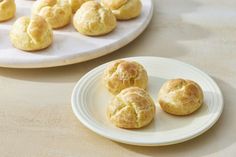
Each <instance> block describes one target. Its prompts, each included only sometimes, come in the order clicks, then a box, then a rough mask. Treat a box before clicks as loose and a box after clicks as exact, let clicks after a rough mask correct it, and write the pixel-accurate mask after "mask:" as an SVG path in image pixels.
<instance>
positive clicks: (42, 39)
mask: <svg viewBox="0 0 236 157" xmlns="http://www.w3.org/2000/svg"><path fill="white" fill-rule="evenodd" d="M10 39H11V42H12V44H13V45H14V46H15V47H16V48H18V49H21V50H25V51H36V50H41V49H44V48H46V47H48V46H49V45H51V43H52V40H53V33H52V29H51V26H50V25H49V24H48V23H47V22H46V21H45V20H44V18H42V17H41V16H38V15H33V16H32V17H31V19H30V18H29V17H25V16H24V17H21V18H19V19H18V20H16V22H15V23H14V24H13V26H12V29H11V31H10Z"/></svg>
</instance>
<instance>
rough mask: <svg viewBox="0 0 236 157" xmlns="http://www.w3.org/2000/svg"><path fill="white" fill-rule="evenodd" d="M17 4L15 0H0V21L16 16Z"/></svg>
mask: <svg viewBox="0 0 236 157" xmlns="http://www.w3.org/2000/svg"><path fill="white" fill-rule="evenodd" d="M15 13H16V4H15V1H14V0H0V22H2V21H7V20H9V19H11V18H13V17H14V16H15Z"/></svg>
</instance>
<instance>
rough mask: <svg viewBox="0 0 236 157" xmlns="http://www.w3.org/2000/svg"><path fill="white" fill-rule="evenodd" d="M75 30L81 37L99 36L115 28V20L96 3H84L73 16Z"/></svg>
mask: <svg viewBox="0 0 236 157" xmlns="http://www.w3.org/2000/svg"><path fill="white" fill-rule="evenodd" d="M73 24H74V27H75V29H76V30H77V31H78V32H80V33H81V34H83V35H88V36H100V35H104V34H107V33H109V32H111V31H113V30H114V29H115V28H116V25H117V23H116V18H115V16H114V15H113V14H112V12H111V11H110V10H109V9H105V8H104V7H102V6H101V5H100V3H98V2H96V1H88V2H85V3H84V4H83V5H82V6H81V7H80V9H78V10H77V12H76V13H75V15H74V18H73Z"/></svg>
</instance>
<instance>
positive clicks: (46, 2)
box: [32, 0, 72, 29]
mask: <svg viewBox="0 0 236 157" xmlns="http://www.w3.org/2000/svg"><path fill="white" fill-rule="evenodd" d="M32 13H33V14H37V15H40V16H42V17H43V18H45V20H46V21H47V22H48V23H49V24H50V25H51V27H52V28H54V29H56V28H61V27H63V26H65V25H67V24H68V23H69V22H70V20H71V16H72V11H71V6H70V4H69V2H68V1H67V0H38V1H36V2H35V3H34V5H33V8H32Z"/></svg>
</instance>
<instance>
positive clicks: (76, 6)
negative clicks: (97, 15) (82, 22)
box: [68, 0, 89, 13]
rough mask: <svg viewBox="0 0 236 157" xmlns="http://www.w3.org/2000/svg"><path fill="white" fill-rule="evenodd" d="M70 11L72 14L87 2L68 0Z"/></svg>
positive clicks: (83, 0)
mask: <svg viewBox="0 0 236 157" xmlns="http://www.w3.org/2000/svg"><path fill="white" fill-rule="evenodd" d="M68 1H69V3H70V6H71V9H72V13H75V12H76V11H77V10H78V9H79V8H80V7H81V5H82V4H83V3H85V2H87V1H89V0H68Z"/></svg>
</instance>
